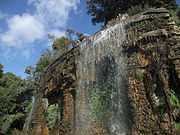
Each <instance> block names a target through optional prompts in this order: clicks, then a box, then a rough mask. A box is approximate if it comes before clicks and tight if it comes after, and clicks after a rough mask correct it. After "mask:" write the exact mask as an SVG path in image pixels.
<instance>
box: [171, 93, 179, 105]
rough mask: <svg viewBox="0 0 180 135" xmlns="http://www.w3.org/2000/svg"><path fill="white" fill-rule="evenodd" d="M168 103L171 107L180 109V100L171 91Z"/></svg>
mask: <svg viewBox="0 0 180 135" xmlns="http://www.w3.org/2000/svg"><path fill="white" fill-rule="evenodd" d="M170 103H171V105H172V106H173V107H176V108H180V99H178V97H177V96H176V95H175V93H174V91H171V97H170Z"/></svg>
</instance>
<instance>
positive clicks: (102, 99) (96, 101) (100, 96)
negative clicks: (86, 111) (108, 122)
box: [89, 86, 111, 120]
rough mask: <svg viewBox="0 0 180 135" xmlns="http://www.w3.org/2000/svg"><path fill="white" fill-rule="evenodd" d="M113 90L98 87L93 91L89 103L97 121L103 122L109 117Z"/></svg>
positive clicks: (92, 114) (106, 87)
mask: <svg viewBox="0 0 180 135" xmlns="http://www.w3.org/2000/svg"><path fill="white" fill-rule="evenodd" d="M110 96H111V89H110V88H108V86H100V87H99V86H97V87H95V88H93V89H91V92H90V97H89V102H90V109H91V116H92V117H93V118H94V119H95V120H103V119H104V118H106V117H108V115H109V113H108V108H109V106H110V103H111V102H110Z"/></svg>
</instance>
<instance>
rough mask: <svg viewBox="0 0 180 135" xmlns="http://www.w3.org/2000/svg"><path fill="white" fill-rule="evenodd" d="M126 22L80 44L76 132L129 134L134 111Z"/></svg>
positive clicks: (107, 134) (77, 133)
mask: <svg viewBox="0 0 180 135" xmlns="http://www.w3.org/2000/svg"><path fill="white" fill-rule="evenodd" d="M125 41H126V32H125V29H124V24H123V23H119V24H116V25H114V26H112V27H110V28H107V29H105V30H103V31H101V32H99V33H97V34H95V36H93V37H90V38H89V39H87V40H85V41H83V42H82V43H81V44H80V55H79V56H77V57H78V58H77V61H76V65H77V91H76V120H75V121H76V122H75V129H76V131H75V134H76V135H96V134H98V135H127V134H129V132H130V131H129V129H130V127H131V116H130V115H131V113H130V107H129V102H128V96H127V84H126V83H127V81H126V64H125V62H126V60H125V57H124V56H123V53H122V45H123V43H124V42H125Z"/></svg>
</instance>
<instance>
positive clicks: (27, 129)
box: [23, 96, 35, 133]
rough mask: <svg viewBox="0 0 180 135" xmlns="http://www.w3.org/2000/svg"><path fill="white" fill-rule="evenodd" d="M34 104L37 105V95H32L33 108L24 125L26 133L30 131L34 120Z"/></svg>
mask: <svg viewBox="0 0 180 135" xmlns="http://www.w3.org/2000/svg"><path fill="white" fill-rule="evenodd" d="M34 106H35V97H34V96H33V97H32V103H31V109H30V112H29V114H28V117H27V118H26V121H25V123H24V127H23V131H24V132H25V133H28V132H29V131H30V128H31V122H32V113H33V110H34Z"/></svg>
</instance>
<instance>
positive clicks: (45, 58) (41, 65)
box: [35, 51, 52, 73]
mask: <svg viewBox="0 0 180 135" xmlns="http://www.w3.org/2000/svg"><path fill="white" fill-rule="evenodd" d="M51 62H52V59H51V52H50V51H47V52H45V53H44V54H43V55H42V56H41V57H40V59H39V61H38V62H37V64H36V69H35V72H37V73H41V72H43V71H44V69H45V68H46V67H47V66H48V65H49V64H50V63H51Z"/></svg>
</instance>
